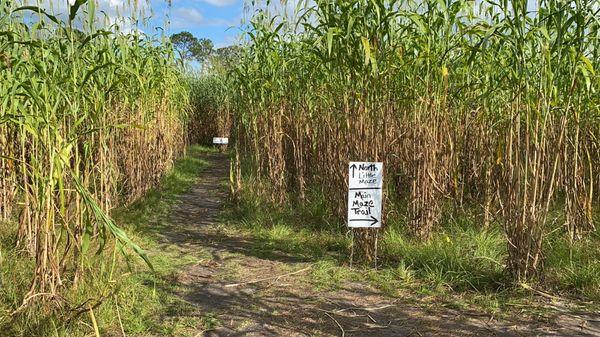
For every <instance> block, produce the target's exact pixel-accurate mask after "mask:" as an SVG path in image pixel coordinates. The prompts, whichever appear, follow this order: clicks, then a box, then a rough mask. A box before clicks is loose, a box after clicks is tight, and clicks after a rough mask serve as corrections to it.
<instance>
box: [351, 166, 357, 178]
mask: <svg viewBox="0 0 600 337" xmlns="http://www.w3.org/2000/svg"><path fill="white" fill-rule="evenodd" d="M350 168H351V169H352V178H354V171H355V170H356V164H352V166H350Z"/></svg>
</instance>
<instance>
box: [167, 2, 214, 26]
mask: <svg viewBox="0 0 600 337" xmlns="http://www.w3.org/2000/svg"><path fill="white" fill-rule="evenodd" d="M171 18H172V19H171V20H172V21H171V27H173V28H175V29H181V28H187V27H193V26H200V25H203V24H205V23H206V20H205V19H204V16H203V15H202V13H200V11H199V10H197V9H195V8H183V7H178V8H174V9H173V10H172V11H171Z"/></svg>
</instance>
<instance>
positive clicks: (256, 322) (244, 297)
mask: <svg viewBox="0 0 600 337" xmlns="http://www.w3.org/2000/svg"><path fill="white" fill-rule="evenodd" d="M203 159H205V160H207V161H208V162H209V163H210V166H209V168H208V169H206V170H205V171H203V172H202V178H201V181H200V182H199V183H198V184H197V185H196V186H195V187H194V188H193V189H192V190H191V191H189V192H188V193H187V194H185V195H183V196H182V197H181V200H180V201H181V202H180V203H178V205H177V206H176V207H175V209H174V212H173V214H172V216H171V219H170V220H171V221H170V223H171V224H170V225H169V226H168V229H167V230H166V231H165V232H164V233H162V235H163V237H164V240H166V241H167V242H168V243H169V244H170V245H173V244H174V245H176V246H177V247H178V249H180V250H181V252H182V253H186V254H187V253H190V252H202V254H204V255H203V256H205V258H201V259H200V260H199V261H198V263H195V264H192V265H189V266H187V267H186V268H184V269H183V270H181V271H180V272H179V274H178V275H177V277H176V280H177V282H178V283H179V284H178V285H179V286H178V289H180V290H179V291H178V294H177V295H178V296H179V297H180V298H182V299H183V300H184V301H187V302H188V303H190V304H192V305H193V307H194V308H195V310H197V315H198V317H206V315H207V313H210V315H211V316H210V317H212V318H213V324H211V325H210V326H209V327H208V330H202V329H207V327H206V324H203V325H202V326H200V327H198V333H197V335H198V336H286V337H292V336H344V337H345V336H600V315H598V314H591V313H585V312H576V311H574V310H572V309H568V310H567V309H565V306H563V305H561V304H560V303H556V302H553V303H552V304H550V302H551V301H550V300H547V302H548V307H550V306H552V308H550V309H549V310H547V311H545V313H544V314H543V315H541V316H540V315H538V316H537V317H535V318H531V317H527V316H519V315H518V312H515V313H511V314H508V315H502V316H503V317H502V318H496V317H494V316H491V315H489V314H485V313H481V312H477V311H474V310H463V309H461V310H457V309H451V308H448V307H445V306H443V305H441V304H439V303H431V302H428V301H425V300H423V299H421V298H419V297H417V296H414V295H411V294H407V295H406V296H402V297H400V298H394V297H389V296H387V295H385V294H384V293H382V292H381V291H379V290H377V289H376V288H374V287H372V286H370V285H368V284H366V283H361V282H356V281H347V282H345V283H343V284H342V286H341V287H339V288H337V289H335V290H319V289H317V288H315V287H314V286H312V285H311V284H310V282H306V280H307V278H310V269H311V267H312V264H311V262H310V261H309V262H307V261H305V260H302V259H300V258H298V257H295V256H290V255H287V254H284V253H279V252H273V253H272V254H269V255H268V257H265V256H263V255H264V254H257V253H256V251H255V250H253V249H252V248H251V247H252V243H253V242H252V240H253V239H252V238H249V237H246V236H244V235H239V234H237V233H236V232H235V231H228V230H227V229H226V228H224V227H223V225H221V224H220V223H219V214H220V211H221V207H222V206H223V205H224V201H225V200H226V197H227V188H226V185H225V182H226V180H227V178H228V175H229V163H228V160H227V157H226V156H225V155H224V154H219V153H213V154H207V155H206V157H205V158H203ZM540 301H544V299H543V298H542V299H540ZM173 315H176V313H174V314H173ZM507 317H508V318H507Z"/></svg>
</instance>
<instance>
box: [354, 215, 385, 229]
mask: <svg viewBox="0 0 600 337" xmlns="http://www.w3.org/2000/svg"><path fill="white" fill-rule="evenodd" d="M350 221H351V222H352V221H371V224H370V225H369V227H373V226H375V224H377V223H378V222H379V220H377V218H375V217H374V216H372V215H371V219H350Z"/></svg>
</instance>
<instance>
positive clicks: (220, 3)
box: [202, 0, 237, 7]
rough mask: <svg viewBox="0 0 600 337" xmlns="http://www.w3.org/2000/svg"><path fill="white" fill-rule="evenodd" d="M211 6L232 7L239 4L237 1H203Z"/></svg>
mask: <svg viewBox="0 0 600 337" xmlns="http://www.w3.org/2000/svg"><path fill="white" fill-rule="evenodd" d="M202 1H203V2H206V3H207V4H209V5H213V6H217V7H225V6H231V5H233V4H234V3H236V2H237V0H202Z"/></svg>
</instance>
